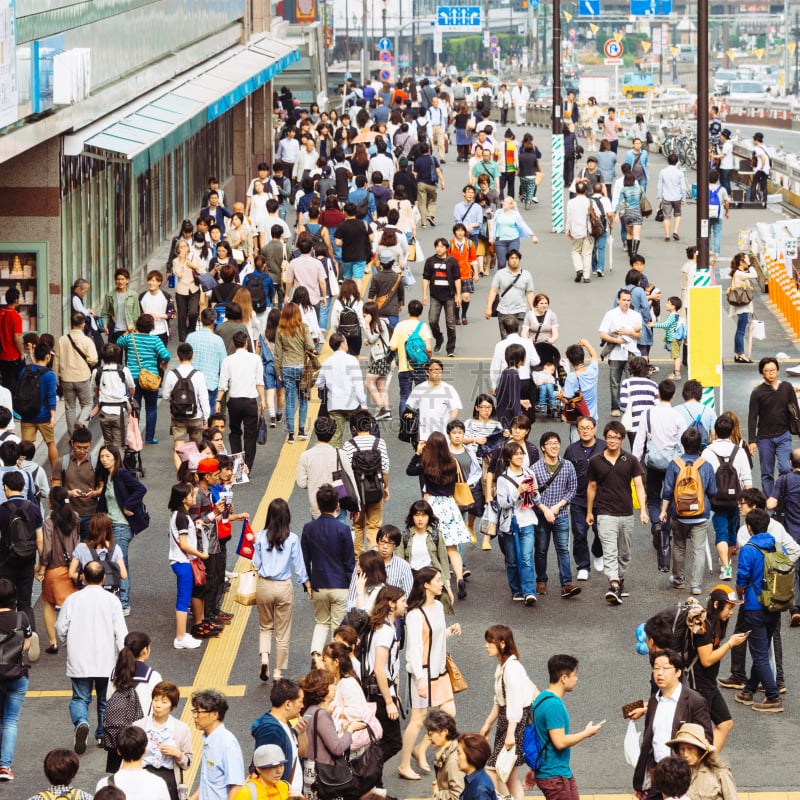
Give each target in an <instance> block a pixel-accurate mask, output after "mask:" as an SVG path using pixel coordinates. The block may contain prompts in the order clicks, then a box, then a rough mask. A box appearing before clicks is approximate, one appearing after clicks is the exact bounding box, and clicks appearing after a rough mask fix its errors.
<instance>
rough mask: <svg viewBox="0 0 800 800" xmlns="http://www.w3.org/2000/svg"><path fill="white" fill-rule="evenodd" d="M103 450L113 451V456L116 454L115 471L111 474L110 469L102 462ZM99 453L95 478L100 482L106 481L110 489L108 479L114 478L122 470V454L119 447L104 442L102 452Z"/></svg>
mask: <svg viewBox="0 0 800 800" xmlns="http://www.w3.org/2000/svg"><path fill="white" fill-rule="evenodd" d="M103 450H108V452H109V453H111V455H112V456H114V473H113V475H110V474H109V472H108V470H107V469H106V468H105V467H104V466H103V465H102V464H101V463H100V458H99V456H100V453H102V452H103ZM97 455H98V459H97V467H96V468H95V471H94V474H95V478H96V479H97V482H98V483H100V482H101V481H102V482H103V483H105V484H106V489H108V479H109V477H110V478H112V479H113V477H114V475H116V474H117V473H118V472H119V471H120V468H121V467H122V454H121V453H120V452H119V448H118V447H117V446H116V445H113V444H104V445H103V446H102V447H101V448H100V452H99V453H98V454H97ZM112 491H113V490H112Z"/></svg>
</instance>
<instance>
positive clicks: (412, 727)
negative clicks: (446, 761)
mask: <svg viewBox="0 0 800 800" xmlns="http://www.w3.org/2000/svg"><path fill="white" fill-rule="evenodd" d="M443 591H444V582H443V581H442V573H441V572H440V571H439V570H438V569H436V568H435V567H423V568H422V569H420V570H418V571H417V573H416V575H415V576H414V586H413V587H412V589H411V592H410V593H409V595H408V611H407V613H406V670H407V671H408V674H409V691H408V694H409V700H410V703H411V718H410V719H409V721H408V725H407V726H406V730H405V732H404V733H403V750H402V753H401V756H400V766H399V767H398V768H397V774H398V775H399V776H400V777H401V778H405V779H406V780H414V781H415V780H418V778H419V774H418V773H416V772H414V770H413V768H412V767H411V756H412V755H413V756H414V758H415V759H416V761H417V764H418V765H419V768H420V769H421V770H422V771H423V772H430V770H431V768H430V766H428V761H427V758H426V757H425V751H426V749H427V747H428V741H427V737H426V736H425V737H423V739H422V740H421V741H420V742H419V744H417V739H418V738H419V734H420V731H421V730H422V723H423V722H424V720H425V714H426V713H427V710H428V709H429V708H441V709H442V710H443V711H446V712H447V713H448V714H450V715H451V716H453V717H455V714H456V704H455V701H454V698H453V686H452V684H451V683H450V676H449V675H448V674H447V666H446V662H447V637H448V636H460V635H461V626H460V625H459V624H458V623H457V622H456V623H454V624H453V625H450V626H449V627H448V626H447V624H446V622H445V618H444V607H443V606H442V604H441V603H440V602H439V597H440V596H441V594H442V592H443Z"/></svg>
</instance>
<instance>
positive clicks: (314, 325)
mask: <svg viewBox="0 0 800 800" xmlns="http://www.w3.org/2000/svg"><path fill="white" fill-rule="evenodd" d="M292 302H293V303H295V304H296V305H297V307H298V308H299V309H300V316H301V318H302V320H303V324H304V325H305V326H306V327H307V328H308V332H309V334H311V338H312V340H313V341H314V345H315V346H316V348H317V352H319V351H320V349H321V348H322V344H323V342H322V340H323V336H322V330H321V329H320V327H319V321H318V320H317V312H316V311H315V310H314V306H313V305H311V298H310V297H309V294H308V289H306V287H305V286H295V288H294V291H293V292H292Z"/></svg>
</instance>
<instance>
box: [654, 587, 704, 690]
mask: <svg viewBox="0 0 800 800" xmlns="http://www.w3.org/2000/svg"><path fill="white" fill-rule="evenodd" d="M662 614H664V615H666V614H669V616H671V617H672V636H671V641H670V644H669V647H670V649H672V650H674V651H675V652H676V653H680V654H681V656H682V657H683V662H684V664H685V665H686V669H685V670H684V674H685V675H686V676H687V677H688V678H689V680H690V684H694V672H693V668H694V665H695V663H696V662H697V658H698V656H697V649H696V648H695V646H694V637H695V635H696V634H703V633H705V632H706V630H707V622H706V618H707V616H708V613H707V611H706V609H705V607H704V606H703V605H701V604H700V603H699V602H698V601H697V600H696V599H695V598H694V597H689V598H687V599H686V601H685V602H683V603H678V604H677V605H676V606H672V607H670V608H669V609H665V610H664V611H662V612H660V613H659V616H661V615H662ZM692 688H695V687H694V686H693V687H692Z"/></svg>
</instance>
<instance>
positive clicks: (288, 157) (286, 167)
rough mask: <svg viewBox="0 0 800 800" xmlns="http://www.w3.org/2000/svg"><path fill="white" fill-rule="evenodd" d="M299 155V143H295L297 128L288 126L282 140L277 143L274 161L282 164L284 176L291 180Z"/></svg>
mask: <svg viewBox="0 0 800 800" xmlns="http://www.w3.org/2000/svg"><path fill="white" fill-rule="evenodd" d="M299 154H300V142H298V141H297V128H295V127H294V125H290V126H288V127H287V128H286V131H285V133H284V136H283V139H281V140H280V141H279V142H278V149H277V150H276V151H275V160H276V161H280V162H281V163H282V164H283V171H284V174H285V175H287V176H288V177H290V178H291V176H292V174H293V170H294V165H295V162H296V161H297V157H298V155H299Z"/></svg>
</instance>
